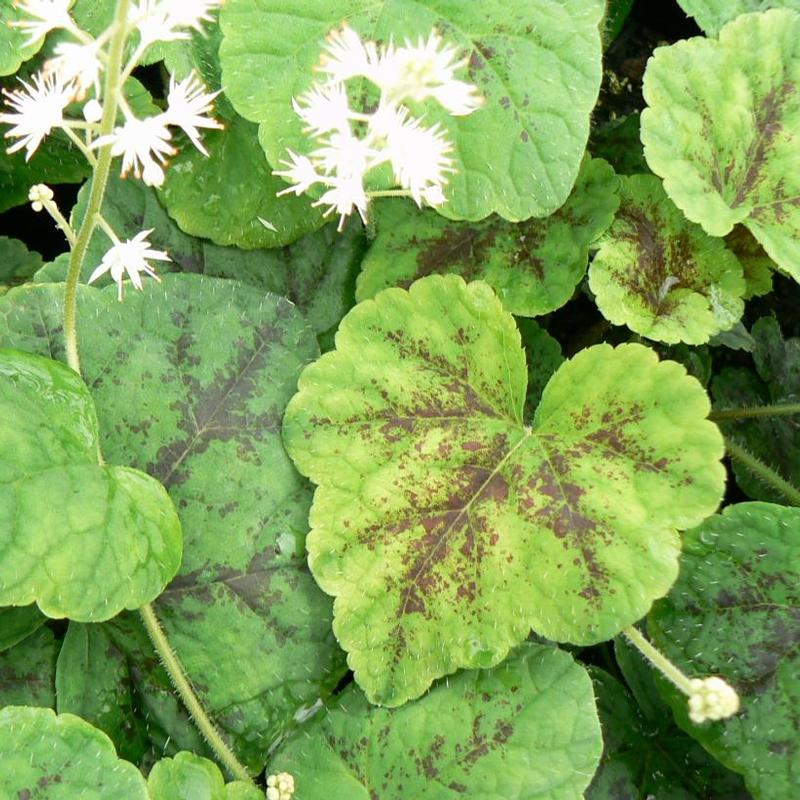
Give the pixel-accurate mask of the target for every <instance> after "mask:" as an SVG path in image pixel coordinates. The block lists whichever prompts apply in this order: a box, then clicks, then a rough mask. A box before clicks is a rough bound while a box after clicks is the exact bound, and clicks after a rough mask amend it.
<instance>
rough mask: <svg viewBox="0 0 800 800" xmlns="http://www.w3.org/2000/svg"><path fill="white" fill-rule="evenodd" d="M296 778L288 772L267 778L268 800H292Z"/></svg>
mask: <svg viewBox="0 0 800 800" xmlns="http://www.w3.org/2000/svg"><path fill="white" fill-rule="evenodd" d="M293 795H294V778H293V777H292V776H291V775H290V774H289V773H288V772H279V773H278V774H277V775H270V776H269V777H268V778H267V800H292V796H293Z"/></svg>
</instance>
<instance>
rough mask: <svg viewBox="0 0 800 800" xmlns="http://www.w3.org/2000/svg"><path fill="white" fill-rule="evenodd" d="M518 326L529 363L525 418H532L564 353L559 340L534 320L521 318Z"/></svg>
mask: <svg viewBox="0 0 800 800" xmlns="http://www.w3.org/2000/svg"><path fill="white" fill-rule="evenodd" d="M517 327H518V328H519V333H520V337H521V339H522V346H523V347H524V349H525V360H526V362H527V364H528V390H527V392H526V396H525V408H524V412H523V418H524V419H530V418H531V417H533V415H534V413H535V412H536V406H538V405H539V401H540V400H541V399H542V392H543V391H544V387H545V386H546V385H547V382H548V381H549V380H550V377H551V376H552V375H553V373H554V372H555V371H556V370H557V369H558V368H559V367H560V366H561V364H562V363H563V362H564V355H563V354H562V352H561V345H560V344H559V343H558V341H557V340H556V339H554V338H553V337H552V336H551V335H550V334H549V333H548V332H547V331H546V330H545V329H544V328H542V327H541V326H540V325H539V324H538V323H537V322H535V321H534V320H532V319H524V318H520V319H518V320H517Z"/></svg>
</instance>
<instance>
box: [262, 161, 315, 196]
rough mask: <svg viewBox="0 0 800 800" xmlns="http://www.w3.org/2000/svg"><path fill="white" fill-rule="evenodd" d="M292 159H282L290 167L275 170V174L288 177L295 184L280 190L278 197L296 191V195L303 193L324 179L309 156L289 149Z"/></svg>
mask: <svg viewBox="0 0 800 800" xmlns="http://www.w3.org/2000/svg"><path fill="white" fill-rule="evenodd" d="M286 152H287V153H288V154H289V158H290V159H291V161H282V162H281V163H282V164H285V165H286V166H287V167H288V169H284V170H275V172H273V173H272V174H273V175H279V176H280V177H281V178H288V179H289V180H290V181H291V182H292V183H293V184H294V185H293V186H289V187H287V188H286V189H283V190H281V191H280V192H278V197H280V196H281V195H284V194H290V193H292V192H294V194H296V195H301V194H303V192H305V191H307V190H308V189H309V187H311V186H313V185H314V184H315V183H319V182H321V181H324V180H325V178H324V177H323V176H322V175H320V174H319V173H318V172H317V168H316V167H315V166H314V165H313V164H312V163H311V159H310V158H308V157H307V156H299V155H297V153H295V152H293V151H291V150H287V151H286Z"/></svg>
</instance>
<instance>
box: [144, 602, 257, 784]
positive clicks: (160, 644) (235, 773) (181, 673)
mask: <svg viewBox="0 0 800 800" xmlns="http://www.w3.org/2000/svg"><path fill="white" fill-rule="evenodd" d="M139 614H140V615H141V618H142V622H143V623H144V627H145V629H146V630H147V634H148V636H149V637H150V641H152V643H153V647H155V649H156V652H157V653H158V655H159V657H160V658H161V663H162V664H163V665H164V669H166V671H167V674H168V675H169V677H170V679H171V680H172V683H173V685H174V686H175V689H176V691H177V692H178V694H179V695H180V698H181V700H183V704H184V705H185V706H186V709H187V711H188V712H189V714H190V715H191V717H192V719H193V720H194V722H195V725H197V728H198V730H199V731H200V733H202V734H203V738H204V739H205V740H206V741H207V742H208V744H209V745H210V747H211V749H212V750H213V751H214V752H215V753H216V755H217V758H218V759H219V760H220V763H222V764H223V765H224V766H225V768H226V769H227V770H228V772H229V773H230V774H231V776H232V777H234V778H236V779H237V780H240V781H247V783H250V784H252V783H253V779H252V778H251V777H250V773H249V772H248V771H247V769H246V768H245V767H244V766H243V765H242V764H241V763H240V761H239V759H238V758H236V756H235V755H234V752H233V750H231V748H230V747H229V746H228V744H227V742H226V741H225V740H224V739H223V738H222V735H221V734H220V732H219V731H218V730H217V729H216V727H215V726H214V723H213V722H212V721H211V719H210V718H209V716H208V714H207V713H206V710H205V709H204V708H203V704H202V703H201V702H200V700H199V699H198V697H197V695H196V694H195V691H194V689H193V688H192V684H191V683H190V681H189V678H188V677H187V676H186V672H185V670H184V669H183V665H182V664H181V662H180V661H179V660H178V656H177V655H176V653H175V651H174V650H173V649H172V647H171V645H170V643H169V640H168V639H167V635H166V633H165V632H164V629H163V628H162V627H161V623H160V622H159V621H158V617H157V616H156V612H155V609H154V608H153V606H152V605H151V604H150V603H145V604H144V605H143V606H142V607H141V608H140V609H139Z"/></svg>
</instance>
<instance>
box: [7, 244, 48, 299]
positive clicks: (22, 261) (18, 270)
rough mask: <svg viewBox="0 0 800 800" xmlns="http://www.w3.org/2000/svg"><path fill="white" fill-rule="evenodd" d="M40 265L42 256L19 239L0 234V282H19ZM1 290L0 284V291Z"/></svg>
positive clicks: (28, 276)
mask: <svg viewBox="0 0 800 800" xmlns="http://www.w3.org/2000/svg"><path fill="white" fill-rule="evenodd" d="M41 266H42V257H41V256H40V255H39V254H38V253H36V252H34V251H32V250H28V248H27V247H26V246H25V244H24V243H23V242H20V241H19V239H10V238H9V237H8V236H0V284H14V283H21V282H22V281H23V280H25V279H26V278H30V277H31V275H33V273H34V272H36V270H38V269H40V268H41ZM1 291H3V287H2V285H0V292H1Z"/></svg>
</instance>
